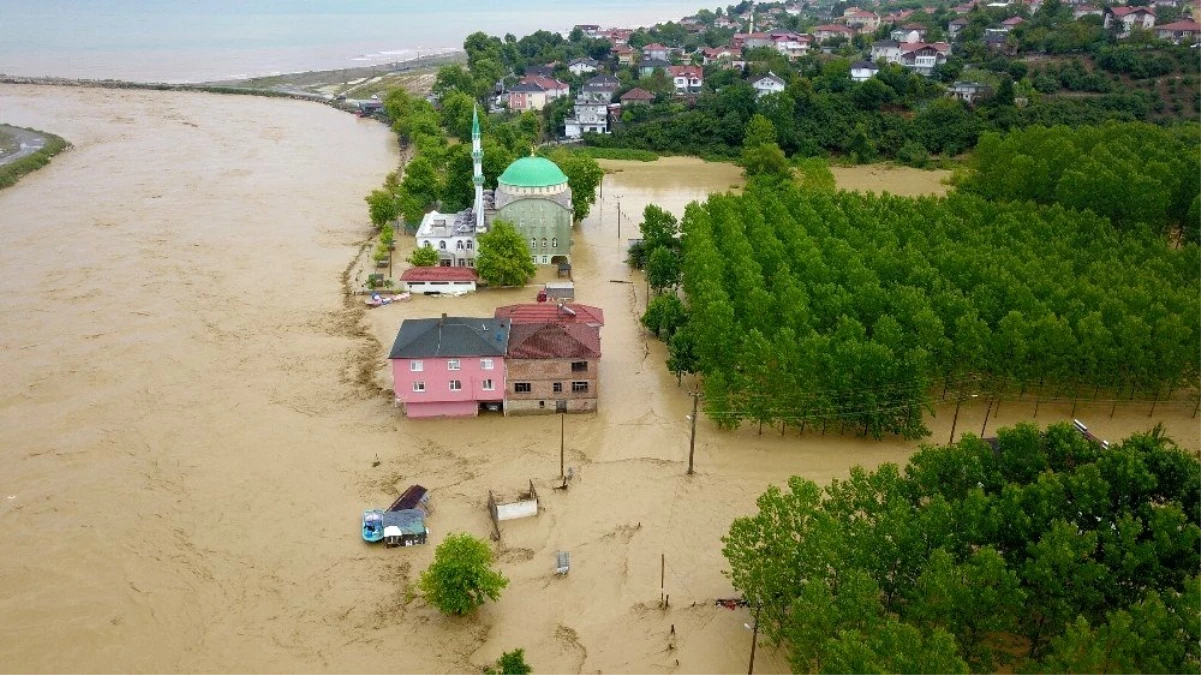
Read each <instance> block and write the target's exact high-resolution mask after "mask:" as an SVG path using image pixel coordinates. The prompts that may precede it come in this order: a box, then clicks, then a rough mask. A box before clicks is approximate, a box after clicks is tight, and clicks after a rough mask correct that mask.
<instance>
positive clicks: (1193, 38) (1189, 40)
mask: <svg viewBox="0 0 1201 675" xmlns="http://www.w3.org/2000/svg"><path fill="white" fill-rule="evenodd" d="M1155 36H1156V37H1158V38H1159V39H1160V40H1168V41H1171V42H1174V43H1176V44H1194V43H1196V42H1197V38H1198V37H1201V24H1198V23H1197V22H1196V21H1193V20H1192V19H1185V20H1184V21H1176V22H1173V23H1165V24H1163V25H1161V26H1156V27H1155Z"/></svg>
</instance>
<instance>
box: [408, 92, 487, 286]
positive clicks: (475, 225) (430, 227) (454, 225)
mask: <svg viewBox="0 0 1201 675" xmlns="http://www.w3.org/2000/svg"><path fill="white" fill-rule="evenodd" d="M471 161H472V164H473V165H474V169H475V170H474V175H473V176H472V182H473V183H474V185H475V203H474V205H473V206H472V208H469V209H464V210H462V211H459V212H458V213H439V212H438V211H431V212H429V213H427V214H425V217H424V218H422V219H421V226H420V227H418V228H417V237H416V239H417V245H418V246H424V247H426V248H432V249H434V250H435V251H437V252H438V265H439V266H440V267H475V254H476V245H475V237H476V235H477V234H483V233H484V232H486V231H487V226H486V225H485V220H484V215H485V211H487V210H490V209H491V207H492V204H491V201H492V198H493V194H492V192H491V191H487V192H485V190H484V150H483V146H482V145H481V143H480V117H479V111H478V110H476V111H475V112H473V113H472V120H471Z"/></svg>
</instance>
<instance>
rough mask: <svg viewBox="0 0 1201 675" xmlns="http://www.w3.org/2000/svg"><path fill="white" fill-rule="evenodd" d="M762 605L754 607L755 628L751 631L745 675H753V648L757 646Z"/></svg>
mask: <svg viewBox="0 0 1201 675" xmlns="http://www.w3.org/2000/svg"><path fill="white" fill-rule="evenodd" d="M761 609H763V605H755V627H754V629H753V630H752V631H751V665H750V666H748V667H747V669H746V675H755V646H756V645H758V644H759V610H761Z"/></svg>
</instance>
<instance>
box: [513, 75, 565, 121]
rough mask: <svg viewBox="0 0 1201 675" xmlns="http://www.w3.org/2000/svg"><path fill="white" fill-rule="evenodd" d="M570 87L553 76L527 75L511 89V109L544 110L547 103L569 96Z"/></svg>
mask: <svg viewBox="0 0 1201 675" xmlns="http://www.w3.org/2000/svg"><path fill="white" fill-rule="evenodd" d="M570 89H571V88H570V87H569V86H568V85H567V84H566V83H565V82H560V81H559V80H556V79H554V78H551V77H543V76H541V75H526V76H525V77H523V78H521V81H520V82H518V83H517V84H515V85H513V86H512V87H511V88H510V89H509V110H512V111H515V112H526V111H530V110H542V109H543V108H545V107H546V104H547V103H550V102H551V101H553V100H555V99H557V98H561V97H563V96H567V94H568V92H569V91H570Z"/></svg>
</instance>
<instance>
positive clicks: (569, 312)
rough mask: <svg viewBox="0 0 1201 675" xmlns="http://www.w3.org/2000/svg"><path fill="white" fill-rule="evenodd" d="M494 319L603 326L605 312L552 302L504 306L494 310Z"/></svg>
mask: <svg viewBox="0 0 1201 675" xmlns="http://www.w3.org/2000/svg"><path fill="white" fill-rule="evenodd" d="M495 316H496V318H498V319H509V320H510V321H512V322H513V323H515V324H520V323H556V322H558V323H584V324H595V325H597V326H603V325H605V311H604V310H603V309H601V308H600V307H593V306H592V305H576V304H572V303H567V304H562V305H560V304H556V303H553V302H538V303H527V304H524V305H505V306H504V307H497V308H496V314H495Z"/></svg>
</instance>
